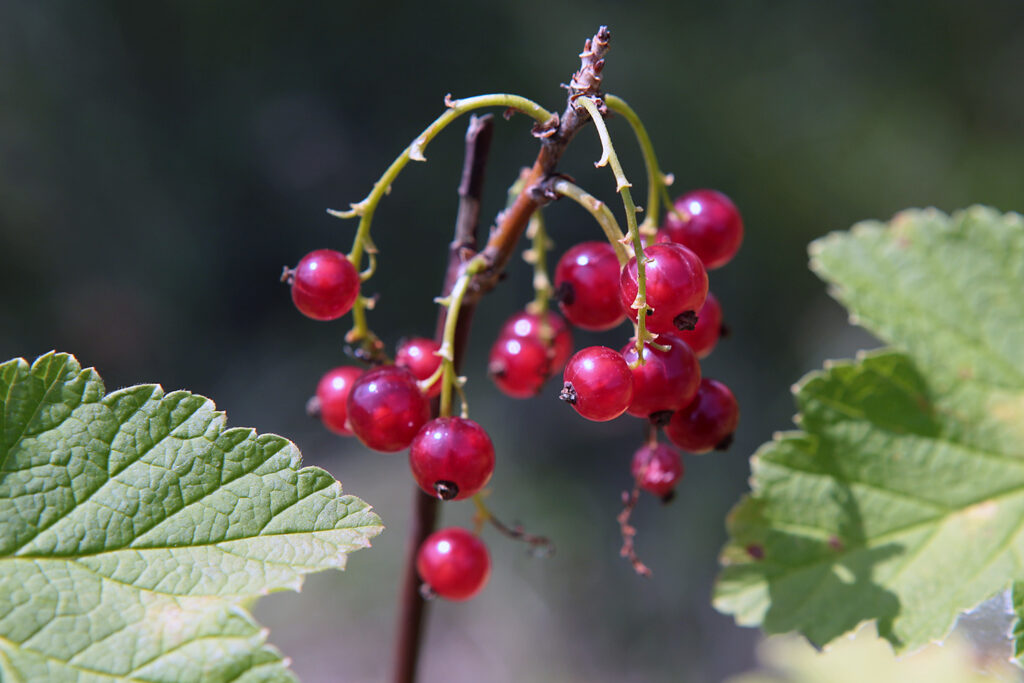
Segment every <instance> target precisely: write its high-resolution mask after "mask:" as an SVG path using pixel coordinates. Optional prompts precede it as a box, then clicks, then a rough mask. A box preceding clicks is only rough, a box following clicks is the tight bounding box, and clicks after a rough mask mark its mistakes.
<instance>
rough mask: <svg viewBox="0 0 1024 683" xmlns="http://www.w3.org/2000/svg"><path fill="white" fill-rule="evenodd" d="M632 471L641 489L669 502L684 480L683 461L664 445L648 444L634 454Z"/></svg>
mask: <svg viewBox="0 0 1024 683" xmlns="http://www.w3.org/2000/svg"><path fill="white" fill-rule="evenodd" d="M630 471H631V472H632V474H633V478H634V479H636V482H637V484H638V485H639V486H640V488H642V489H643V490H644V491H647V492H648V493H651V494H653V495H655V496H657V497H658V498H661V499H662V500H665V501H666V502H668V500H669V499H671V497H672V494H673V493H674V492H675V491H674V489H675V487H676V484H677V483H679V480H680V479H682V478H683V459H682V458H680V457H679V454H678V453H676V452H675V451H674V450H672V449H671V448H669V447H668V446H666V445H665V444H663V443H655V444H646V445H644V446H642V447H641V448H640V449H639V450H638V451H637V452H636V453H634V454H633V464H632V467H631V468H630Z"/></svg>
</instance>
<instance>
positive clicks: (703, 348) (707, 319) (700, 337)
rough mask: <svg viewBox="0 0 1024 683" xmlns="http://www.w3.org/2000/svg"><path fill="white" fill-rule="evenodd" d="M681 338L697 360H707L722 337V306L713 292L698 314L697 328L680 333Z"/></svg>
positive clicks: (709, 294)
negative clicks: (695, 355)
mask: <svg viewBox="0 0 1024 683" xmlns="http://www.w3.org/2000/svg"><path fill="white" fill-rule="evenodd" d="M678 334H679V338H680V339H682V340H683V341H685V342H686V343H687V344H689V345H690V348H691V349H692V350H693V352H694V353H695V354H697V358H706V357H707V355H708V354H709V353H711V350H712V349H714V348H715V344H717V343H718V338H719V337H720V336H721V335H722V305H721V304H719V303H718V299H716V298H715V295H714V294H712V293H711V292H708V298H707V299H705V300H704V305H703V306H701V309H700V311H699V312H698V313H697V326H696V327H695V328H693V329H692V330H686V331H685V332H679V333H678Z"/></svg>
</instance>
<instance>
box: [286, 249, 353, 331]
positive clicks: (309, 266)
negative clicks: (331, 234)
mask: <svg viewBox="0 0 1024 683" xmlns="http://www.w3.org/2000/svg"><path fill="white" fill-rule="evenodd" d="M290 279H291V285H292V301H294V302H295V307H296V308H298V309H299V310H300V311H301V312H302V313H303V314H304V315H307V316H309V317H310V318H313V319H314V320H334V319H335V318H340V317H341V316H343V315H345V314H346V313H348V312H349V310H351V308H352V304H353V303H355V300H356V297H357V296H359V273H357V272H356V269H355V266H353V265H352V262H351V261H349V260H348V259H347V258H345V255H344V254H342V253H341V252H337V251H334V250H333V249H317V250H316V251H311V252H309V253H308V254H306V255H305V256H303V257H302V260H301V261H299V265H297V266H296V267H295V270H294V271H292V272H291V278H290Z"/></svg>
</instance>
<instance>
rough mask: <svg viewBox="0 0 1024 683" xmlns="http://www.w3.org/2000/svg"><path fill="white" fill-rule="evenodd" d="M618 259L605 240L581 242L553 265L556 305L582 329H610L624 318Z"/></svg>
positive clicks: (571, 321)
mask: <svg viewBox="0 0 1024 683" xmlns="http://www.w3.org/2000/svg"><path fill="white" fill-rule="evenodd" d="M619 270H620V265H619V260H618V258H617V257H616V256H615V249H613V248H612V245H610V244H609V243H607V242H581V243H580V244H577V245H576V246H574V247H572V248H571V249H569V250H568V251H567V252H565V254H563V255H562V258H560V259H559V260H558V265H557V266H555V291H556V292H557V293H558V298H559V300H558V307H559V309H561V311H562V314H563V315H564V316H565V318H566V320H568V321H569V322H570V323H572V324H573V325H575V326H576V327H581V328H583V329H584V330H592V331H601V330H610V329H611V328H613V327H615V326H616V325H618V324H619V323H621V322H622V320H623V319H624V318H625V317H626V312H625V311H624V310H622V305H621V304H620V303H619V292H618V283H619Z"/></svg>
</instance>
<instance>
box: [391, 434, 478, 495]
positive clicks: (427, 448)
mask: <svg viewBox="0 0 1024 683" xmlns="http://www.w3.org/2000/svg"><path fill="white" fill-rule="evenodd" d="M409 465H410V467H412V476H413V477H414V478H415V479H416V483H417V484H419V485H420V488H421V489H423V490H424V491H426V492H427V494H429V495H431V496H437V497H438V498H441V499H442V500H462V499H463V498H469V497H470V496H472V495H473V494H474V493H476V492H478V491H479V490H480V489H482V488H483V487H484V486H485V485H486V484H487V482H488V480H490V478H491V473H492V472H494V445H493V444H492V443H491V438H490V437H489V436H487V432H485V431H484V429H483V427H481V426H480V425H478V424H477V423H476V422H473V421H472V420H467V419H465V418H461V417H438V418H435V419H433V420H431V421H430V422H428V423H427V424H425V425H423V428H422V429H420V431H419V433H417V434H416V438H414V439H413V440H412V446H411V447H410V449H409Z"/></svg>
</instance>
